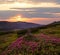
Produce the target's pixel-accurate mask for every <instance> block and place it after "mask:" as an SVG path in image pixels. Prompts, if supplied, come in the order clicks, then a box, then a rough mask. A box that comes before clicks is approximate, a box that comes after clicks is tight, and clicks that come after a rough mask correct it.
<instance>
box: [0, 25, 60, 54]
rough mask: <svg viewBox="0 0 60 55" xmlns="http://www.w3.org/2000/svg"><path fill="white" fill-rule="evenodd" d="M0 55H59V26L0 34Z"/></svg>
mask: <svg viewBox="0 0 60 55" xmlns="http://www.w3.org/2000/svg"><path fill="white" fill-rule="evenodd" d="M0 53H1V54H0V55H59V54H60V25H55V26H47V27H41V28H40V27H38V28H31V29H27V30H15V31H12V32H0Z"/></svg>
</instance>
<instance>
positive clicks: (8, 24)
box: [0, 21, 42, 30]
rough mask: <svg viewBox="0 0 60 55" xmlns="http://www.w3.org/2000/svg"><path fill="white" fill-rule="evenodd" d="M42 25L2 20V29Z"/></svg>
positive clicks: (0, 24) (0, 22)
mask: <svg viewBox="0 0 60 55" xmlns="http://www.w3.org/2000/svg"><path fill="white" fill-rule="evenodd" d="M40 26H42V25H39V24H34V23H28V22H8V21H0V30H16V29H19V30H20V29H27V28H34V27H40Z"/></svg>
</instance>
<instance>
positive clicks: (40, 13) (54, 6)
mask: <svg viewBox="0 0 60 55" xmlns="http://www.w3.org/2000/svg"><path fill="white" fill-rule="evenodd" d="M0 21H9V22H17V21H23V22H32V23H37V24H49V23H51V22H54V21H60V0H0Z"/></svg>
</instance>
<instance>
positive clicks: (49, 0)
mask: <svg viewBox="0 0 60 55" xmlns="http://www.w3.org/2000/svg"><path fill="white" fill-rule="evenodd" d="M15 1H18V2H27V3H35V4H36V3H41V2H46V3H56V4H60V0H0V2H15Z"/></svg>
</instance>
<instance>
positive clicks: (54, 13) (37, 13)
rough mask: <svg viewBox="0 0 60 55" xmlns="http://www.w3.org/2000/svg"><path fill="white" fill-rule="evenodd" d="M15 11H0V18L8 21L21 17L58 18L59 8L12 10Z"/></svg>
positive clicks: (59, 15)
mask: <svg viewBox="0 0 60 55" xmlns="http://www.w3.org/2000/svg"><path fill="white" fill-rule="evenodd" d="M13 9H16V10H10V11H9V10H7V11H0V17H3V18H5V19H8V18H9V17H12V16H16V15H19V14H20V15H22V16H23V17H26V18H60V8H56V7H55V8H42V7H40V8H13Z"/></svg>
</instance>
